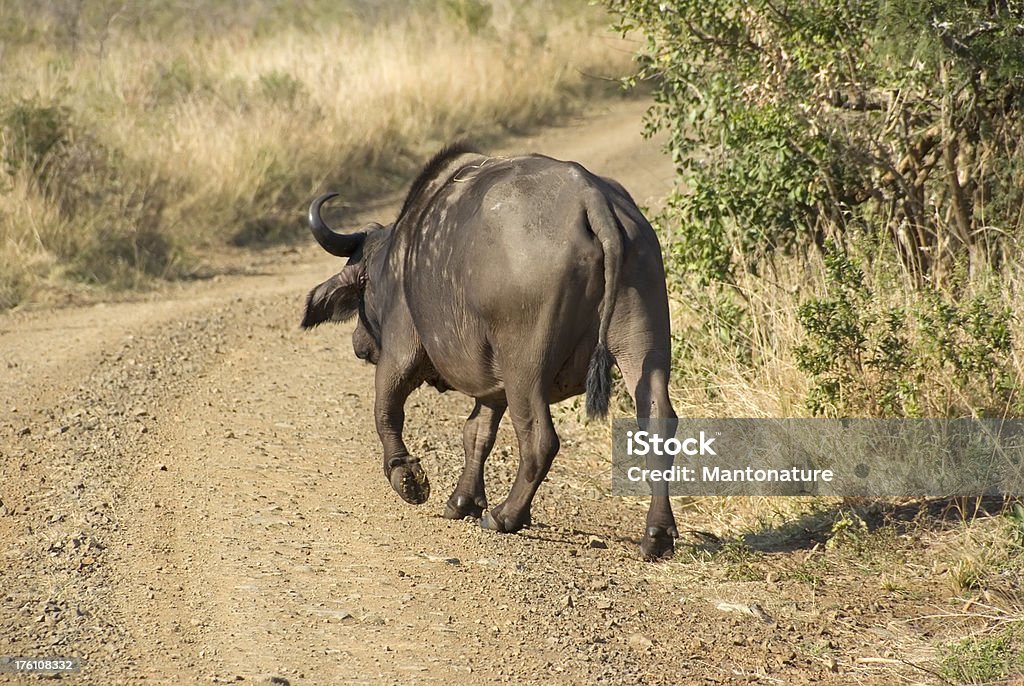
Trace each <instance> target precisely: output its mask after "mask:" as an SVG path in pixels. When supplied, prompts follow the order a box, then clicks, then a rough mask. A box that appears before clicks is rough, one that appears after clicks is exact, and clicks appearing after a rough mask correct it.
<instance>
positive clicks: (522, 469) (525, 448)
mask: <svg viewBox="0 0 1024 686" xmlns="http://www.w3.org/2000/svg"><path fill="white" fill-rule="evenodd" d="M507 397H508V403H509V405H508V406H509V413H510V414H511V415H512V423H513V425H514V426H515V429H516V438H518V439H519V469H518V471H517V472H516V480H515V482H513V484H512V489H511V490H510V491H509V494H508V497H507V498H506V499H505V501H504V502H503V503H501V504H500V505H498V506H497V507H494V508H492V509H491V510H490V512H488V513H487V514H485V515H484V516H483V518H481V520H480V526H482V527H483V528H485V529H491V530H493V531H500V532H502V533H512V532H515V531H519V530H520V529H521V528H523V527H524V526H526V525H528V524H530V505H531V503H532V502H533V496H534V495H536V493H537V489H538V488H539V487H540V484H541V482H542V481H543V480H544V477H545V476H547V473H548V470H549V469H551V462H552V461H553V460H554V459H555V455H556V454H557V453H558V445H559V442H558V434H556V433H555V427H554V424H553V423H552V422H551V410H550V408H549V407H548V404H547V401H546V400H545V399H544V397H543V395H542V394H541V393H540V392H539V390H538V389H530V391H529V392H528V394H523V395H521V396H520V395H517V394H515V393H514V392H507Z"/></svg>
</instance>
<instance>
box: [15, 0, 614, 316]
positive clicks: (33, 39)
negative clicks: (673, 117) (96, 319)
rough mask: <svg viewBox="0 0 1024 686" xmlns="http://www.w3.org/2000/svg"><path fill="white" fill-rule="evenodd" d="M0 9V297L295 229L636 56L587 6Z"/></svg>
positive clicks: (606, 79)
mask: <svg viewBox="0 0 1024 686" xmlns="http://www.w3.org/2000/svg"><path fill="white" fill-rule="evenodd" d="M0 16H2V17H3V21H2V22H0V61H2V63H3V65H4V67H3V69H2V70H0V166H2V168H0V308H9V307H11V306H14V305H17V304H18V303H21V302H24V301H25V300H26V299H34V298H40V297H43V298H45V293H46V291H48V290H51V289H53V288H57V289H61V288H63V287H65V286H66V285H68V284H72V288H78V287H80V286H81V284H95V285H99V286H101V287H115V288H117V287H138V286H142V285H144V284H146V283H149V282H150V281H151V280H152V279H153V278H173V277H182V276H188V275H190V274H192V273H194V271H195V268H196V265H197V259H198V257H200V256H201V255H202V254H203V251H204V250H208V249H217V248H218V247H220V246H224V245H225V244H234V245H246V246H253V245H256V246H258V245H264V244H267V243H270V242H275V241H281V240H286V239H289V238H293V237H295V236H296V235H298V232H300V231H301V230H302V229H301V221H302V213H303V207H304V205H305V204H306V203H307V202H308V199H309V197H310V196H311V195H312V194H313V193H315V192H318V191H320V190H323V189H325V188H330V189H333V190H338V191H340V192H341V193H342V195H343V198H344V200H345V201H348V202H351V201H353V200H356V199H365V198H367V197H370V196H373V195H375V194H380V193H382V192H384V191H388V190H393V189H395V188H397V187H399V186H400V185H401V184H402V183H404V182H405V181H406V179H407V177H408V174H410V173H411V172H412V171H413V170H414V169H415V168H416V166H417V165H418V164H420V163H421V162H422V160H423V159H424V157H425V156H426V155H429V153H430V152H431V151H432V150H433V149H436V148H437V147H439V146H440V145H442V144H443V143H446V142H450V141H451V140H452V139H455V138H458V137H468V138H473V139H476V140H479V141H486V140H487V139H488V137H493V136H496V135H500V134H502V133H505V132H508V131H510V130H511V131H515V130H521V129H524V128H527V127H530V126H533V125H536V124H538V123H542V122H547V121H550V120H552V119H553V118H557V117H558V116H560V115H564V114H566V113H568V112H570V111H573V110H574V109H577V108H579V107H580V106H581V103H582V102H583V100H584V99H586V98H588V97H591V96H594V95H598V94H608V93H611V92H616V86H615V84H614V81H615V79H617V78H618V77H621V76H622V75H623V74H625V73H627V70H628V68H629V64H630V59H631V56H630V52H629V50H628V49H626V48H624V47H623V46H622V44H620V43H619V42H618V41H617V39H616V37H615V35H614V34H613V33H610V32H609V31H608V30H607V24H608V18H607V15H605V14H604V13H603V12H602V11H601V9H600V8H595V7H591V6H589V5H588V4H587V3H585V2H583V0H543V1H542V2H537V3H518V2H501V1H500V0H499V1H495V2H487V1H485V0H441V1H440V2H426V1H423V2H416V1H405V2H399V1H397V0H388V1H386V2H364V1H362V0H346V1H344V2H325V1H323V0H303V1H302V2H288V3H285V2H275V1H272V0H262V1H260V2H255V3H235V2H228V1H227V0H224V1H219V2H214V3H205V4H204V5H203V9H202V11H198V12H197V11H195V8H194V3H185V2H177V1H172V2H150V1H148V0H147V1H144V2H136V3H121V2H114V1H112V0H49V1H47V2H24V1H22V0H0ZM75 284H78V285H77V286H75Z"/></svg>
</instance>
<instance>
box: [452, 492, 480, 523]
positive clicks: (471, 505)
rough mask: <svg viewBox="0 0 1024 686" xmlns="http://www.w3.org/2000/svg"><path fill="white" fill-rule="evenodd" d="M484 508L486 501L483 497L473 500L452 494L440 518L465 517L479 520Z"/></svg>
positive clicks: (466, 496)
mask: <svg viewBox="0 0 1024 686" xmlns="http://www.w3.org/2000/svg"><path fill="white" fill-rule="evenodd" d="M486 508H487V500H486V499H485V498H484V497H483V496H481V497H479V498H476V499H474V498H471V497H469V496H468V495H461V494H455V493H452V497H451V498H448V503H447V504H446V505H445V506H444V513H443V514H442V515H441V516H442V517H444V518H445V519H465V518H466V517H472V518H473V519H480V517H481V516H482V515H483V513H484V510H485V509H486Z"/></svg>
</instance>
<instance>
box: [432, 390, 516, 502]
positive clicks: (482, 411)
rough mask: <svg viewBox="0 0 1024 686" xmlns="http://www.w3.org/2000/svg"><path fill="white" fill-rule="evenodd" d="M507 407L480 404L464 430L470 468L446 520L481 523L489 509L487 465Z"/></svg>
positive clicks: (467, 460) (453, 500)
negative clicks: (486, 485) (485, 463)
mask: <svg viewBox="0 0 1024 686" xmlns="http://www.w3.org/2000/svg"><path fill="white" fill-rule="evenodd" d="M505 407H506V406H505V403H504V402H500V403H484V402H483V401H480V400H477V401H476V407H474V408H473V412H472V413H471V414H470V415H469V419H467V420H466V426H465V427H464V428H463V430H462V446H463V448H464V449H465V451H466V466H465V467H464V468H463V470H462V476H460V477H459V483H458V485H457V486H456V487H455V491H454V492H453V493H452V495H451V497H450V498H448V504H447V505H445V508H444V515H443V516H444V517H446V518H448V519H463V518H465V517H473V518H475V519H479V518H480V517H481V516H482V515H483V513H484V510H485V509H487V495H486V494H485V492H484V461H486V460H487V456H488V455H490V454H491V449H492V448H493V447H494V438H495V436H496V435H497V433H498V424H500V423H501V418H502V416H503V415H504V414H505Z"/></svg>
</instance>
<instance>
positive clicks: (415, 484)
mask: <svg viewBox="0 0 1024 686" xmlns="http://www.w3.org/2000/svg"><path fill="white" fill-rule="evenodd" d="M389 480H390V481H391V488H393V489H395V493H397V494H398V495H400V496H402V500H404V501H405V502H407V503H412V504H413V505H421V504H423V503H425V502H427V498H429V497H430V480H429V479H428V478H427V473H426V472H424V471H423V468H422V467H420V465H419V462H413V461H407V462H402V463H401V464H396V465H395V466H394V467H392V469H391V474H390V476H389Z"/></svg>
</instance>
